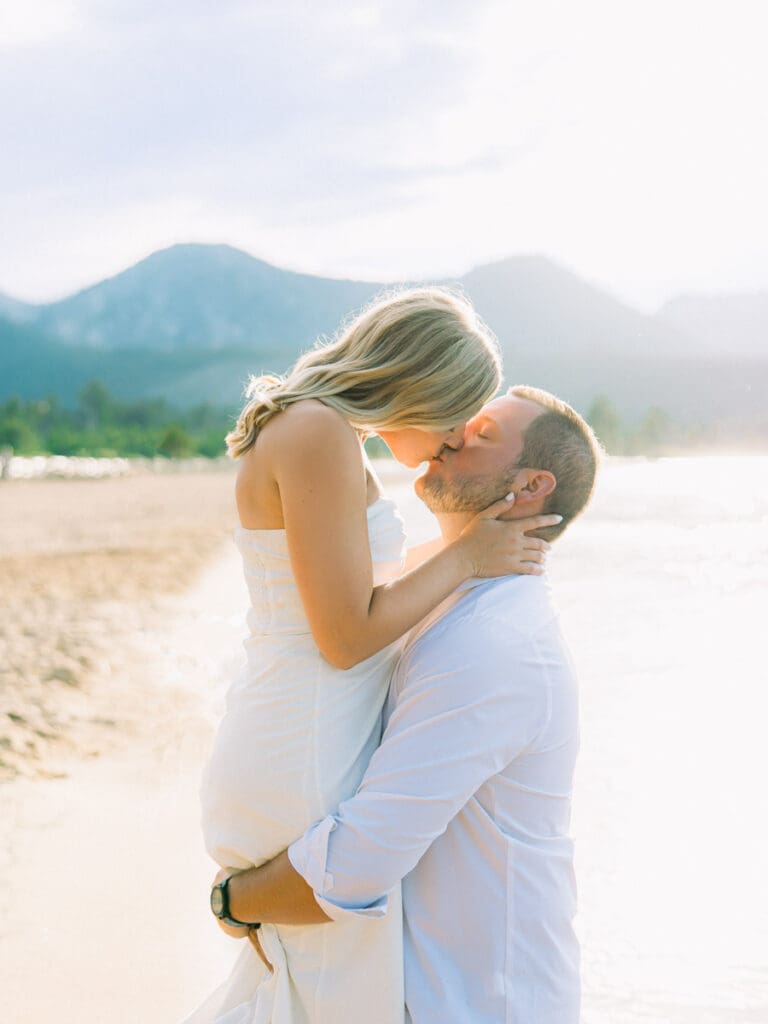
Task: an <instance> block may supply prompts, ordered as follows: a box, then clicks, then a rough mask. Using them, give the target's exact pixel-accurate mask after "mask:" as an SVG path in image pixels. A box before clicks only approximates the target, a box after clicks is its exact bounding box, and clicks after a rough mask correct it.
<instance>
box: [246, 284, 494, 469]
mask: <svg viewBox="0 0 768 1024" xmlns="http://www.w3.org/2000/svg"><path fill="white" fill-rule="evenodd" d="M500 382H501V359H500V356H499V350H498V345H497V343H496V339H495V338H494V336H493V334H492V333H491V332H490V330H489V329H488V328H487V327H486V326H485V325H484V324H483V323H482V321H481V320H480V318H479V317H478V316H477V314H476V313H475V310H474V309H473V308H472V306H471V304H470V303H469V302H468V300H467V299H466V298H465V297H464V296H463V295H460V294H458V293H455V292H453V291H450V290H449V289H447V288H444V287H423V288H412V289H409V290H407V291H396V292H388V293H386V294H384V295H382V296H379V297H378V298H377V299H375V300H374V301H373V302H372V303H371V304H370V305H369V306H368V307H366V308H365V309H364V310H363V311H362V312H361V313H360V314H359V315H358V316H357V317H355V319H354V320H352V321H351V322H349V323H346V324H342V326H341V328H340V329H339V332H338V333H337V334H336V336H335V337H334V338H333V339H332V340H331V341H330V342H327V343H325V344H322V343H318V345H316V346H315V347H314V348H312V349H310V350H309V351H308V352H305V353H304V354H303V355H302V356H300V357H299V359H298V360H297V361H296V363H295V365H294V367H293V369H292V370H291V371H290V373H288V374H287V376H285V377H275V376H271V375H264V376H261V377H252V378H251V379H250V381H249V383H248V386H247V389H246V398H247V399H248V401H247V403H246V405H245V406H244V408H243V410H242V412H241V413H240V416H239V418H238V420H237V425H236V426H235V428H234V430H232V431H231V432H230V433H229V434H227V438H226V441H227V448H228V449H229V454H230V455H231V456H232V458H239V456H241V455H244V454H245V453H246V452H247V451H248V450H249V449H250V448H252V447H253V445H254V443H255V442H256V438H257V437H258V435H259V432H260V431H261V429H262V428H263V427H264V425H265V424H266V423H268V422H269V420H270V419H271V418H272V417H273V416H274V415H276V414H277V413H278V412H280V411H281V410H282V409H285V408H286V406H288V405H292V404H293V403H294V402H300V401H302V399H305V398H315V399H317V400H319V401H321V402H323V403H324V404H325V405H329V406H331V408H333V409H336V410H337V411H338V412H340V413H341V414H342V415H343V416H344V417H346V419H347V420H348V421H349V422H350V423H351V424H352V426H353V427H355V428H356V429H357V430H358V431H360V432H361V433H363V434H366V433H370V432H375V431H377V430H386V429H389V430H393V429H400V428H402V427H424V428H426V429H432V430H446V429H449V428H450V427H451V426H453V425H454V424H456V423H461V422H463V421H464V420H467V419H469V418H470V417H472V416H474V414H475V413H476V412H477V411H478V410H479V408H480V406H481V405H483V403H484V402H486V401H488V399H489V398H491V396H492V395H493V394H495V392H496V390H497V389H498V387H499V384H500Z"/></svg>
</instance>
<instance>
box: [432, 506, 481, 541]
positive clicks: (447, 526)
mask: <svg viewBox="0 0 768 1024" xmlns="http://www.w3.org/2000/svg"><path fill="white" fill-rule="evenodd" d="M436 518H437V522H438V524H439V526H440V532H441V533H442V535H443V540H444V541H445V543H446V544H450V543H451V541H452V540H456V538H457V537H458V536H459V534H460V533H461V531H462V530H463V529H464V527H465V526H466V525H467V523H469V522H471V521H472V520H473V519H474V518H475V513H474V512H438V513H436Z"/></svg>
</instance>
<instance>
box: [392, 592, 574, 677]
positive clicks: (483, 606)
mask: <svg viewBox="0 0 768 1024" xmlns="http://www.w3.org/2000/svg"><path fill="white" fill-rule="evenodd" d="M546 630H548V631H553V630H557V631H559V615H558V612H557V609H556V607H555V605H554V603H553V601H552V595H551V590H550V586H549V583H548V581H547V580H546V579H545V578H543V577H537V576H506V577H498V578H495V579H489V580H479V581H472V583H471V584H470V585H469V586H467V587H465V588H460V591H459V593H457V594H456V595H454V599H453V603H452V604H451V606H450V607H449V608H448V610H447V611H446V612H445V614H443V615H441V616H440V617H439V618H437V619H436V620H435V621H434V622H432V623H431V624H430V625H429V626H428V627H427V628H425V629H424V630H423V631H422V632H421V633H420V634H418V635H417V636H416V638H415V639H414V641H413V642H412V644H411V645H410V653H411V654H412V655H413V656H416V657H419V656H421V655H425V656H426V657H428V658H429V659H430V660H433V659H435V658H438V659H439V660H440V661H441V662H443V661H444V662H448V663H453V664H458V663H460V662H461V661H462V660H463V659H466V658H467V657H468V658H469V659H470V660H471V661H472V662H474V663H475V664H477V663H478V662H481V661H482V662H491V663H493V662H496V663H498V660H499V659H503V658H504V657H505V656H508V657H513V656H515V654H516V652H519V651H520V648H521V647H525V646H527V645H529V644H530V643H532V642H533V641H534V639H535V637H536V636H537V635H538V634H540V633H541V632H542V631H546Z"/></svg>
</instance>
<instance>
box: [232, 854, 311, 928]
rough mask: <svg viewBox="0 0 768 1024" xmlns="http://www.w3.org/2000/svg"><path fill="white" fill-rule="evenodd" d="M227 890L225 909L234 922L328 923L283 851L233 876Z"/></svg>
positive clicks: (307, 887)
mask: <svg viewBox="0 0 768 1024" xmlns="http://www.w3.org/2000/svg"><path fill="white" fill-rule="evenodd" d="M228 888H229V910H230V913H231V915H232V917H234V918H235V920H237V921H253V922H255V921H259V922H264V923H266V922H274V923H279V924H324V923H325V922H326V921H330V920H331V918H330V917H328V915H327V914H326V913H325V912H324V911H323V910H322V908H321V907H320V906H319V904H318V902H317V900H316V899H315V894H314V893H313V892H312V889H311V887H310V886H309V885H308V884H307V883H306V882H305V881H304V879H303V878H302V877H301V875H300V874H299V873H298V871H297V870H296V869H295V868H294V867H293V865H292V864H291V862H290V861H289V860H288V852H287V851H286V850H284V851H283V852H282V853H279V854H278V855H277V857H275V858H274V859H273V860H271V861H269V862H268V863H266V864H262V865H261V867H258V868H249V870H247V871H241V872H240V873H239V874H237V875H234V876H233V877H232V878H230V880H229V887H228Z"/></svg>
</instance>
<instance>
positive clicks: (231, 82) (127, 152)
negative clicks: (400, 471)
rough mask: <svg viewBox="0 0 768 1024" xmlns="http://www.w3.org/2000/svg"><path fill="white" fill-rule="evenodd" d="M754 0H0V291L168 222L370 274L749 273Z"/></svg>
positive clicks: (191, 233) (756, 45)
mask: <svg viewBox="0 0 768 1024" xmlns="http://www.w3.org/2000/svg"><path fill="white" fill-rule="evenodd" d="M764 10H765V5H764V4H763V3H760V2H740V0H729V2H728V3H726V2H724V0H723V2H710V0H695V2H694V0H691V2H689V0H665V2H655V0H643V2H639V0H638V2H622V0H605V2H598V0H565V2H549V0H536V2H535V3H534V2H531V0H527V2H525V3H522V2H506V3H497V2H485V0H464V2H460V0H426V2H423V3H417V2H408V0H389V2H386V0H379V2H365V0H357V2H355V0H351V2H339V0H328V2H317V0H314V2H299V0H295V2H294V0H277V2H274V3H272V2H268V3H258V2H242V0H210V2H202V0H151V2H150V0H72V2H68V0H25V2H24V5H23V6H22V4H21V3H20V0H0V139H2V150H3V155H2V158H1V159H0V237H1V238H2V245H0V250H1V251H0V291H2V292H5V293H7V294H11V295H14V296H16V297H19V298H24V299H29V300H33V301H37V300H39V301H43V300H46V299H50V298H57V297H59V296H61V295H63V294H66V293H68V292H70V291H73V290H75V289H76V288H78V287H81V286H83V285H86V284H90V283H92V282H93V281H95V280H98V279H100V278H102V277H105V276H108V275H110V274H113V273H115V272H117V271H118V270H121V269H123V268H124V267H125V266H127V265H129V264H130V263H132V262H135V261H136V260H138V259H140V258H141V257H142V256H145V255H147V254H148V253H150V252H152V251H153V250H155V249H158V248H161V247H163V246H165V245H168V244H171V243H173V242H176V241H206V242H228V243H230V244H232V245H236V246H239V247H241V248H243V249H245V250H247V251H248V252H250V253H252V254H253V255H256V256H259V257H261V258H263V259H266V260H268V261H269V262H271V263H275V264H277V265H279V266H284V267H289V268H291V269H296V270H303V271H307V272H310V273H318V274H323V275H329V276H330V275H333V276H345V277H363V278H373V279H377V280H385V279H395V278H398V277H404V276H409V277H429V276H439V275H445V274H458V273H462V272H463V271H465V270H467V269H469V268H470V267H472V266H475V265H477V264H480V263H484V262H490V261H492V260H495V259H499V258H501V257H504V256H508V255H512V254H515V253H520V252H530V251H536V252H541V253H545V254H547V255H549V256H551V257H552V258H553V259H556V260H558V261H560V262H561V263H564V264H565V265H567V266H569V267H571V268H572V269H573V270H575V271H577V272H578V273H580V274H582V275H583V276H585V277H587V278H589V279H591V280H593V281H595V282H597V283H599V284H601V285H603V286H604V287H606V288H608V289H609V290H610V291H612V292H614V293H615V294H617V295H619V296H620V297H622V298H625V299H627V300H629V301H631V302H633V303H635V304H636V305H639V306H641V307H642V308H648V309H651V308H654V306H655V305H656V304H657V303H658V302H660V301H661V300H663V299H664V298H665V297H667V296H668V295H670V294H672V293H674V292H676V291H679V290H684V289H688V290H690V289H697V290H754V289H768V202H767V201H766V180H768V131H767V130H766V129H767V128H768V125H767V123H766V122H767V121H768V113H767V108H768V104H766V97H768V61H766V59H765V35H764V32H763V31H762V18H761V14H762V13H763V12H764Z"/></svg>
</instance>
